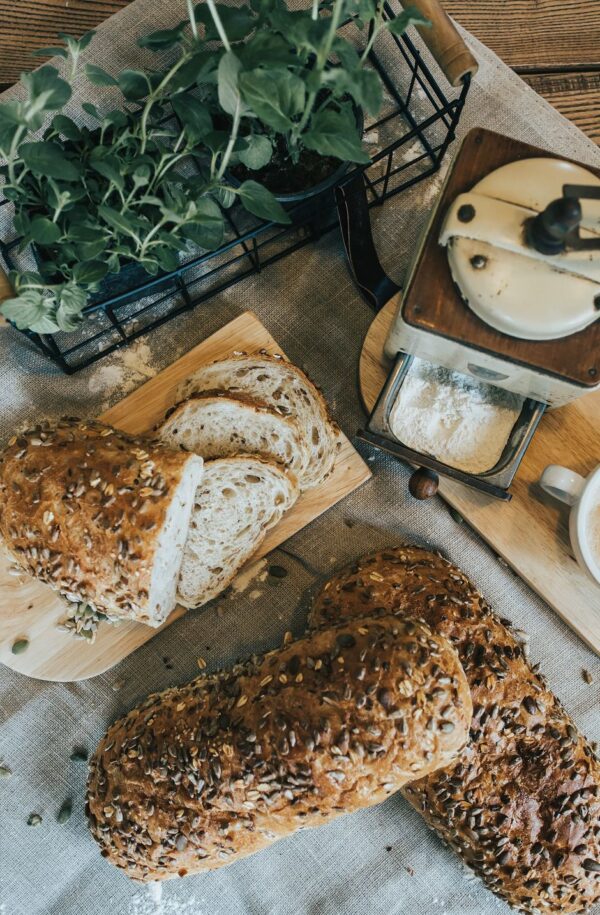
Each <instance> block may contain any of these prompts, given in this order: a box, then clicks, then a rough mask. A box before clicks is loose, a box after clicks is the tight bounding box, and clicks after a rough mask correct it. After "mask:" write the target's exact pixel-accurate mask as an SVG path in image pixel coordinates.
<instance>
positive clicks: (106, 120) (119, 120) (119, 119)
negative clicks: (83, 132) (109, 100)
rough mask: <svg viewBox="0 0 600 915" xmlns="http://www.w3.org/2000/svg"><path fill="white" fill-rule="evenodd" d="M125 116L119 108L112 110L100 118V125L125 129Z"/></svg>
mask: <svg viewBox="0 0 600 915" xmlns="http://www.w3.org/2000/svg"><path fill="white" fill-rule="evenodd" d="M127 123H128V121H127V115H126V114H125V112H124V111H121V109H120V108H113V109H112V110H111V111H108V112H107V113H106V114H105V115H104V117H103V118H102V125H103V126H106V127H119V128H122V127H127Z"/></svg>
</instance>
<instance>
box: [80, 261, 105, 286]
mask: <svg viewBox="0 0 600 915" xmlns="http://www.w3.org/2000/svg"><path fill="white" fill-rule="evenodd" d="M107 273H108V267H107V265H106V264H105V263H104V262H103V261H87V263H84V264H76V265H75V267H74V269H73V279H74V280H75V282H76V283H79V284H80V285H81V286H92V285H93V284H94V283H99V282H100V280H103V279H104V277H105V276H106V274H107Z"/></svg>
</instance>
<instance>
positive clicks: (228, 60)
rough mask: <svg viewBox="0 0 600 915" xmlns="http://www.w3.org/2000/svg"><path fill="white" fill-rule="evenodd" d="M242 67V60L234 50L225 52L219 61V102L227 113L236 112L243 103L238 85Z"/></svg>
mask: <svg viewBox="0 0 600 915" xmlns="http://www.w3.org/2000/svg"><path fill="white" fill-rule="evenodd" d="M240 67H241V62H240V60H239V58H238V57H236V56H235V54H234V53H233V52H232V51H229V52H227V53H226V54H223V56H222V58H221V60H220V61H219V69H218V91H219V104H220V105H221V108H222V109H223V111H225V112H227V114H232V115H233V114H235V113H236V111H237V110H238V108H239V106H240V104H241V99H240V90H239V86H238V79H239V72H240Z"/></svg>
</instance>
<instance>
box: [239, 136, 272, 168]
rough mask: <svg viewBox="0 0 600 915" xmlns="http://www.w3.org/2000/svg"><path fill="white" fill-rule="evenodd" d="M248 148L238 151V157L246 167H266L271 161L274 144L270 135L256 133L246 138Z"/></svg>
mask: <svg viewBox="0 0 600 915" xmlns="http://www.w3.org/2000/svg"><path fill="white" fill-rule="evenodd" d="M245 140H246V144H247V145H246V148H245V149H241V150H240V151H239V152H238V159H239V160H240V162H242V163H243V165H245V166H246V168H252V169H259V168H264V167H265V165H267V164H268V163H269V162H270V161H271V156H272V155H273V146H272V144H271V141H270V140H269V138H268V137H265V136H264V135H263V134H260V133H255V134H251V135H250V136H249V137H246V138H245Z"/></svg>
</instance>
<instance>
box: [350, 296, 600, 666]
mask: <svg viewBox="0 0 600 915" xmlns="http://www.w3.org/2000/svg"><path fill="white" fill-rule="evenodd" d="M398 300H399V296H394V297H393V298H392V299H390V301H389V302H388V303H387V304H386V305H385V306H384V307H383V308H382V309H381V311H380V312H379V313H378V314H377V315H376V317H375V319H374V320H373V322H372V324H371V326H370V328H369V331H368V333H367V336H366V337H365V341H364V343H363V347H362V351H361V356H360V364H359V371H358V378H359V386H360V394H361V398H362V401H363V404H364V406H365V409H366V410H367V411H368V412H369V413H370V412H371V411H372V409H373V407H374V406H375V402H376V400H377V397H378V396H379V393H380V391H381V389H382V387H383V385H384V383H385V380H386V378H387V375H388V373H389V371H390V367H391V366H390V365H389V364H388V365H387V366H386V364H385V361H384V354H383V347H384V345H385V341H386V338H387V335H388V331H389V329H390V326H391V323H392V321H393V318H394V315H395V313H396V308H397V307H398ZM599 430H600V391H596V392H595V393H593V394H588V395H586V396H585V397H580V398H579V399H578V400H576V401H574V402H573V403H572V404H569V406H567V407H561V408H560V409H559V410H551V411H549V412H548V413H547V414H546V415H545V416H544V417H543V418H542V421H541V423H540V425H539V428H538V430H537V432H536V434H535V436H534V437H533V440H532V442H531V444H530V446H529V448H528V450H527V453H526V454H525V457H524V458H523V461H522V462H521V466H520V467H519V470H518V473H517V476H516V477H515V480H514V481H513V484H512V487H511V492H512V495H513V499H512V501H511V502H498V500H496V499H494V498H492V497H491V496H487V495H485V494H483V493H480V492H478V491H477V490H475V489H472V488H471V487H469V486H464V485H463V484H461V483H458V482H456V481H455V480H450V479H448V478H445V477H441V478H440V487H439V494H440V495H441V496H442V498H443V499H444V500H445V501H446V502H448V504H449V505H452V506H453V507H454V508H455V509H456V510H457V511H458V512H459V513H460V514H461V515H462V517H463V518H464V519H465V520H466V521H468V522H469V524H470V525H471V527H473V529H474V530H476V531H477V532H478V534H480V536H481V537H482V538H483V539H484V540H485V541H486V542H487V543H489V545H490V546H491V547H492V548H493V549H494V550H495V552H496V553H497V554H498V555H499V556H501V557H502V558H503V559H504V560H505V561H506V562H507V563H508V564H509V565H510V566H511V567H512V568H513V569H514V571H515V572H516V573H517V574H518V575H520V576H521V578H523V580H524V581H526V582H527V584H529V585H530V586H531V587H532V588H533V589H534V590H535V591H537V593H538V594H539V595H540V596H541V597H542V598H543V599H544V600H545V601H546V602H547V603H548V604H549V605H550V606H551V607H552V608H553V609H554V610H555V611H556V612H557V613H558V614H559V616H561V617H562V619H563V620H564V621H565V622H566V623H567V624H568V625H569V626H571V628H572V629H574V630H575V632H577V633H578V635H579V636H581V638H582V639H583V640H584V641H585V642H587V644H588V645H589V646H590V648H592V649H593V650H594V651H595V652H596V653H597V654H599V655H600V587H599V586H598V585H597V584H595V583H594V582H592V581H591V580H590V579H588V577H587V576H586V575H585V573H584V572H583V571H582V570H581V569H580V568H579V566H578V565H577V563H576V561H575V559H574V557H573V555H572V551H571V546H570V542H569V511H568V508H567V507H566V506H564V505H561V504H560V503H557V502H556V501H554V500H552V499H550V497H546V496H545V495H544V493H543V492H542V491H541V489H540V487H539V485H538V480H539V478H540V475H541V473H542V471H543V469H544V467H545V466H546V465H547V464H551V463H555V464H564V465H566V466H568V467H572V468H573V469H574V470H577V471H578V472H579V473H581V474H583V475H586V474H588V473H590V472H591V471H592V470H593V469H594V468H595V467H596V466H597V465H598V464H600V431H599ZM517 622H518V621H517Z"/></svg>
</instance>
